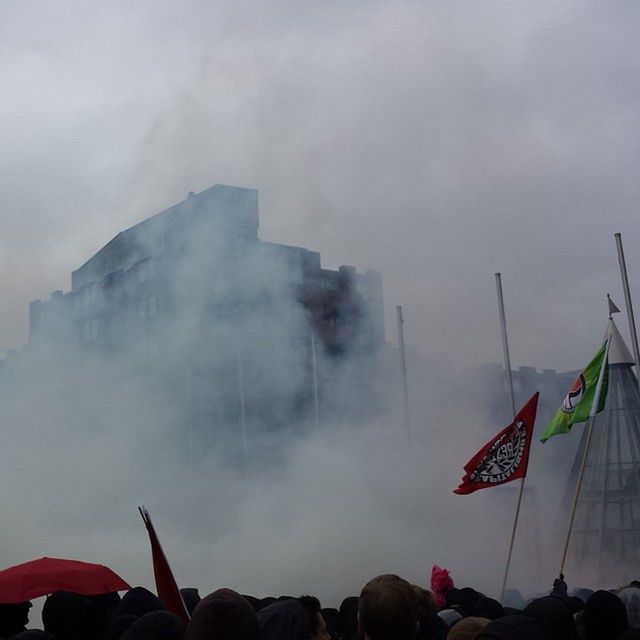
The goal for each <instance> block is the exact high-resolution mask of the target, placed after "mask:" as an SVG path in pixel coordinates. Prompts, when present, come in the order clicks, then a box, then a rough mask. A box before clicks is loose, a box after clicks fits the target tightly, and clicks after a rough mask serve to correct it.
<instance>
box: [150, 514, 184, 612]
mask: <svg viewBox="0 0 640 640" xmlns="http://www.w3.org/2000/svg"><path fill="white" fill-rule="evenodd" d="M138 511H140V515H141V516H142V521H143V522H144V526H145V527H146V528H147V531H148V532H149V542H151V555H152V558H153V575H154V576H155V579H156V591H157V592H158V598H159V599H160V602H162V604H163V605H164V606H165V607H166V608H167V609H168V610H169V611H171V612H172V613H175V614H176V615H177V616H179V617H180V618H182V619H183V620H185V621H186V622H188V621H189V613H188V612H187V607H186V606H185V604H184V600H183V599H182V594H181V593H180V589H178V585H177V584H176V580H175V578H174V577H173V573H172V571H171V567H170V566H169V562H168V560H167V557H166V556H165V555H164V551H163V550H162V546H161V545H160V540H159V539H158V535H157V534H156V530H155V528H154V526H153V522H151V516H150V515H149V512H148V511H147V510H146V509H145V508H144V507H138Z"/></svg>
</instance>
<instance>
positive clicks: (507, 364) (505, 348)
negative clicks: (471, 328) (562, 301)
mask: <svg viewBox="0 0 640 640" xmlns="http://www.w3.org/2000/svg"><path fill="white" fill-rule="evenodd" d="M495 275H496V292H497V294H498V312H499V314H500V328H501V330H502V353H503V355H504V368H505V371H506V372H507V382H508V386H509V399H510V400H511V415H512V416H513V419H514V420H515V417H516V401H515V396H514V393H513V376H512V375H511V357H510V356H509V339H508V337H507V318H506V315H505V312H504V297H503V295H502V277H501V275H500V274H499V273H496V274H495ZM523 493H524V477H523V478H522V479H521V480H520V490H519V491H518V502H517V504H516V513H515V517H514V519H513V528H512V529H511V541H510V543H509V553H508V554H507V564H506V566H505V569H504V577H503V578H502V589H501V591H500V600H503V599H504V592H505V589H506V587H507V578H508V576H509V568H510V567H511V556H512V555H513V545H514V543H515V540H516V531H517V529H518V518H519V517H520V506H521V505H522V494H523Z"/></svg>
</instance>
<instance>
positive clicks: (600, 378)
mask: <svg viewBox="0 0 640 640" xmlns="http://www.w3.org/2000/svg"><path fill="white" fill-rule="evenodd" d="M610 344H611V336H609V337H608V338H607V346H606V347H605V350H604V357H603V358H602V365H601V366H600V373H599V375H598V384H596V392H595V393H594V394H593V402H592V403H591V411H589V422H588V424H587V429H588V430H587V441H586V443H585V445H584V453H583V454H582V462H581V463H580V471H579V473H578V481H577V482H576V491H575V493H574V495H573V504H572V506H571V517H570V518H569V528H568V529H567V538H566V540H565V543H564V549H563V551H562V561H561V562H560V573H564V565H565V562H566V560H567V551H568V550H569V541H570V539H571V531H572V530H573V521H574V520H575V517H576V508H577V506H578V499H579V498H580V488H581V487H582V477H583V476H584V469H585V467H586V466H587V458H588V457H589V447H590V446H591V436H592V435H593V425H594V424H595V423H596V413H598V405H599V404H600V393H601V392H602V381H603V380H604V372H605V371H606V369H607V359H608V358H609V345H610Z"/></svg>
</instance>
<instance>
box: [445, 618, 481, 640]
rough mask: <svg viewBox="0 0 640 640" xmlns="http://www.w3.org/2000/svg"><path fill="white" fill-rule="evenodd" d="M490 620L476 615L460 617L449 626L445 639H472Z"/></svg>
mask: <svg viewBox="0 0 640 640" xmlns="http://www.w3.org/2000/svg"><path fill="white" fill-rule="evenodd" d="M490 622H491V620H489V618H482V617H478V616H469V617H468V618H462V620H459V621H458V622H456V623H455V624H454V625H453V626H452V627H451V629H450V630H449V633H448V634H447V640H474V638H476V637H477V636H478V634H479V633H480V632H481V631H482V630H483V629H484V628H485V627H486V626H487V625H488V624H489V623H490Z"/></svg>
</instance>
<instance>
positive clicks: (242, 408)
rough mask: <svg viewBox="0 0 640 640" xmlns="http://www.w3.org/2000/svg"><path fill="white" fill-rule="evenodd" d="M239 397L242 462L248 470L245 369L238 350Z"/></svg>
mask: <svg viewBox="0 0 640 640" xmlns="http://www.w3.org/2000/svg"><path fill="white" fill-rule="evenodd" d="M238 395H239V398H240V435H241V437H242V461H243V465H244V469H245V471H246V470H247V413H246V407H245V398H244V369H243V366H242V352H241V351H240V349H239V348H238Z"/></svg>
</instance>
